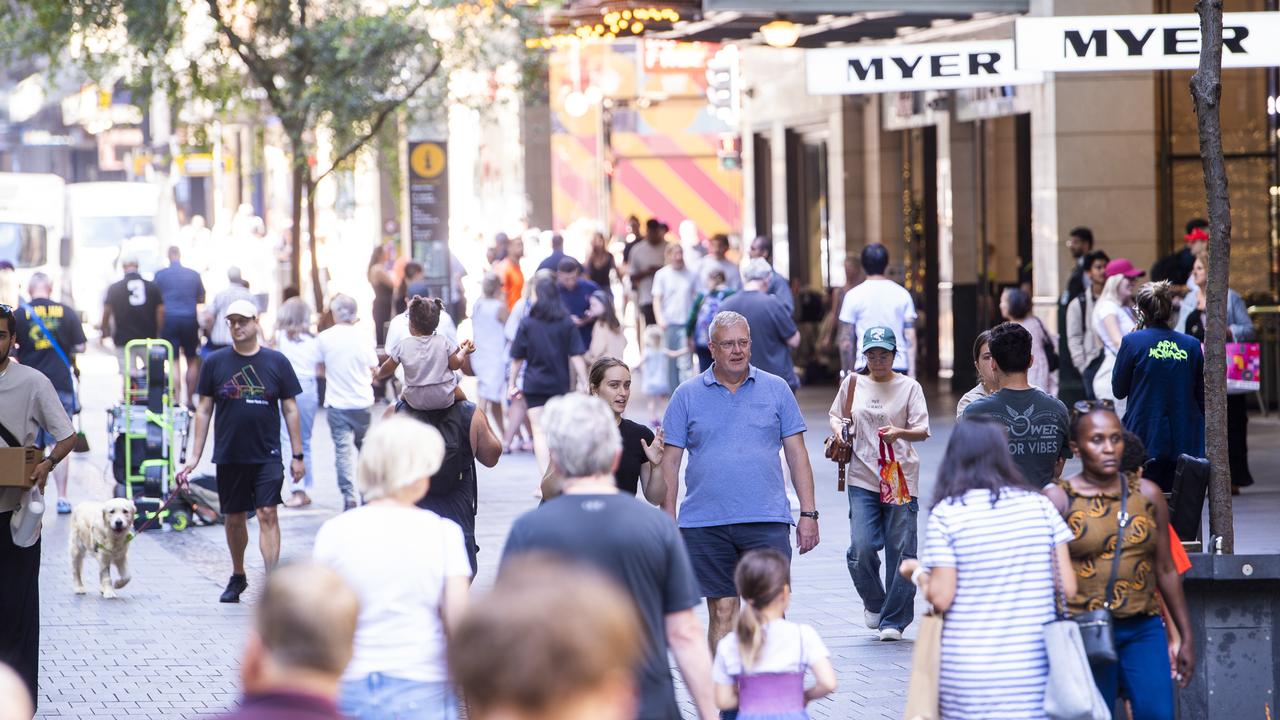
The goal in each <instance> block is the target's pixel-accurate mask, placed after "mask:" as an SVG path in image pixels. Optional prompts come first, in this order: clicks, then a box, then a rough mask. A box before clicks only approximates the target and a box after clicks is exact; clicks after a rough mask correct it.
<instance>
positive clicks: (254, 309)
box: [226, 300, 258, 318]
mask: <svg viewBox="0 0 1280 720" xmlns="http://www.w3.org/2000/svg"><path fill="white" fill-rule="evenodd" d="M232 315H239V316H240V317H247V318H256V317H258V306H257V305H255V304H254V303H253V302H252V301H250V300H236V301H235V302H233V303H231V304H230V305H228V306H227V314H226V317H231V316H232Z"/></svg>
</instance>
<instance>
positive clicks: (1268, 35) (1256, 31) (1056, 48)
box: [1014, 12, 1280, 72]
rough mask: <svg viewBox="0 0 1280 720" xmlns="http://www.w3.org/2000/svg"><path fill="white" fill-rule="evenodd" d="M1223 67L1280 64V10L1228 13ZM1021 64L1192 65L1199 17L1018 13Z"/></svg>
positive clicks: (1069, 67)
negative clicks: (1046, 15)
mask: <svg viewBox="0 0 1280 720" xmlns="http://www.w3.org/2000/svg"><path fill="white" fill-rule="evenodd" d="M1222 24H1223V29H1222V66H1223V67H1229V68H1232V67H1236V68H1239V67H1273V66H1280V12H1244V13H1225V14H1224V15H1223V23H1222ZM1014 35H1015V38H1016V40H1017V45H1018V69H1019V70H1044V71H1053V72H1089V71H1097V70H1190V69H1194V68H1195V67H1196V65H1197V63H1198V62H1199V59H1200V18H1199V16H1197V15H1194V14H1185V15H1183V14H1178V15H1099V16H1096V17H1024V18H1018V20H1017V24H1016V26H1015V32H1014Z"/></svg>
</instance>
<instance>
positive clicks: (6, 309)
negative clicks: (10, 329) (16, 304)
mask: <svg viewBox="0 0 1280 720" xmlns="http://www.w3.org/2000/svg"><path fill="white" fill-rule="evenodd" d="M12 314H13V307H11V306H9V305H5V304H4V303H0V315H12Z"/></svg>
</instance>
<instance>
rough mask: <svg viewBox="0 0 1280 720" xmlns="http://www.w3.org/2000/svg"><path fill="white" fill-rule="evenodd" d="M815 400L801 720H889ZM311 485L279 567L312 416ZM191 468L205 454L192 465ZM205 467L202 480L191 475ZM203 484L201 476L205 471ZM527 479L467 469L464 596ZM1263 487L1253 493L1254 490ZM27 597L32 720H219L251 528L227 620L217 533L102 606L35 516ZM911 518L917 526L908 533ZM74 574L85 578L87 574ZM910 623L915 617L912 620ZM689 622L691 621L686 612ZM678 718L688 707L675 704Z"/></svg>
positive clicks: (1269, 460) (321, 479)
mask: <svg viewBox="0 0 1280 720" xmlns="http://www.w3.org/2000/svg"><path fill="white" fill-rule="evenodd" d="M87 360H88V362H86V363H85V365H86V376H87V377H89V378H90V381H89V382H87V383H86V385H85V387H86V388H92V389H91V390H87V391H86V399H85V404H86V406H87V407H88V410H87V411H86V414H85V426H86V431H87V432H89V439H90V442H91V445H92V447H93V451H92V452H91V453H89V454H88V455H84V456H75V458H74V460H73V464H72V473H73V478H72V490H71V498H72V501H73V502H77V501H80V500H84V499H89V498H94V499H102V498H105V497H107V496H108V495H109V493H110V485H109V482H108V481H107V480H105V479H104V474H103V473H104V467H105V463H106V459H105V445H106V438H105V435H104V434H103V432H102V430H101V428H102V424H101V422H100V419H101V418H102V417H103V414H102V412H103V409H104V408H106V407H107V406H108V405H109V404H111V403H112V402H113V401H114V398H115V397H116V396H117V395H118V389H117V385H116V384H115V380H114V379H113V376H112V372H111V370H112V368H111V365H112V364H113V363H112V361H111V360H110V359H109V358H106V357H104V356H90V357H89V358H88V359H87ZM832 392H833V391H832V389H830V388H814V389H805V390H803V391H801V394H800V400H801V406H802V408H803V409H804V411H805V417H806V420H807V421H808V423H809V432H808V434H807V436H806V439H807V442H808V447H809V450H810V459H811V462H812V463H813V466H814V468H815V471H816V474H817V476H818V477H817V490H818V507H819V509H820V510H821V513H822V517H821V521H820V527H821V537H822V542H821V544H820V545H819V547H818V548H817V549H816V550H814V551H813V552H811V553H809V554H807V555H805V556H797V557H796V561H795V563H794V565H793V586H794V596H793V598H794V599H793V605H792V610H791V613H790V616H791V618H792V619H795V620H797V621H799V622H805V623H810V624H812V625H813V626H814V627H815V628H816V629H817V630H818V632H819V634H820V635H821V636H822V637H823V639H824V640H825V642H826V643H827V646H828V647H829V648H830V650H831V652H832V655H833V658H832V659H833V662H834V664H835V666H836V669H837V672H838V675H839V681H840V689H839V691H838V692H836V693H835V694H834V695H833V696H832V697H831V698H829V699H827V700H824V701H820V702H817V703H814V704H813V705H811V706H810V713H811V714H812V715H813V716H814V717H823V718H825V717H831V718H837V717H838V718H897V717H901V709H902V703H903V697H904V694H905V691H906V687H905V686H906V679H907V676H908V674H909V667H910V654H911V642H910V639H911V638H912V637H914V626H913V627H912V628H910V629H908V632H907V638H908V641H907V642H901V643H881V642H879V641H878V640H876V639H875V635H874V632H873V631H872V630H870V629H868V628H866V627H865V626H863V624H862V606H861V603H860V602H859V601H858V598H857V594H856V593H855V592H854V590H853V586H852V583H851V582H850V580H849V576H848V572H847V570H846V567H845V557H844V554H845V549H846V547H847V545H848V508H847V504H846V502H845V500H844V497H843V495H841V494H840V493H837V492H836V489H835V473H834V467H833V466H832V465H831V464H830V463H829V462H828V461H827V460H825V459H824V458H823V457H822V452H821V439H822V437H823V436H825V434H826V425H825V416H826V408H827V406H828V405H829V403H830V397H831V395H832ZM930 402H931V408H932V409H933V411H934V412H933V413H932V415H933V428H932V429H933V437H932V438H931V439H930V440H929V441H927V442H925V443H922V444H920V445H919V446H918V449H919V452H920V455H921V460H922V466H923V467H924V468H925V469H926V470H925V477H924V478H922V485H923V486H924V493H925V494H926V496H927V494H928V491H929V489H930V488H931V487H932V484H933V475H934V471H935V469H936V467H937V465H938V462H939V460H940V459H941V456H942V453H943V451H944V450H945V448H946V440H947V437H948V436H949V434H950V430H951V427H952V425H953V417H954V413H953V412H952V408H954V399H950V398H948V397H947V396H937V397H931V401H930ZM1251 429H1252V430H1253V432H1252V433H1251V441H1252V447H1253V448H1254V450H1255V452H1254V454H1253V468H1254V474H1255V476H1257V477H1258V478H1259V481H1260V483H1268V484H1267V485H1266V486H1265V487H1261V488H1255V489H1254V490H1252V491H1250V492H1248V493H1247V494H1246V495H1245V496H1244V497H1242V498H1238V499H1237V501H1238V502H1239V503H1240V505H1239V507H1240V509H1239V510H1238V512H1237V517H1238V520H1237V528H1238V537H1239V545H1240V549H1241V552H1246V551H1252V550H1257V551H1267V552H1280V533H1276V532H1275V531H1274V529H1273V528H1272V527H1271V526H1268V525H1267V524H1266V523H1267V521H1266V518H1268V517H1275V515H1276V511H1278V510H1280V480H1278V479H1276V478H1277V475H1280V473H1276V472H1275V469H1277V468H1280V440H1278V438H1280V433H1277V432H1276V430H1277V429H1280V421H1277V419H1276V418H1275V417H1274V416H1273V417H1272V419H1270V420H1262V419H1257V420H1255V421H1254V422H1253V423H1252V426H1251ZM313 438H314V440H313V452H314V461H313V462H314V466H315V468H316V470H317V475H318V477H317V480H316V482H317V488H316V490H315V492H314V493H313V495H314V497H315V499H316V502H315V504H313V505H312V506H311V507H310V508H306V509H302V510H289V509H283V508H282V509H281V524H282V528H283V533H284V537H283V557H284V559H285V560H288V559H294V558H305V557H307V556H308V555H309V554H310V552H311V543H312V539H313V538H314V536H315V532H316V530H317V529H318V528H319V526H320V524H321V523H323V522H324V521H325V520H326V519H328V518H329V517H331V516H332V515H333V514H335V513H336V512H337V511H338V509H339V508H340V507H341V500H340V498H339V495H338V492H337V489H336V485H335V481H334V470H333V446H332V443H331V442H330V441H329V433H328V427H327V425H326V424H325V421H324V417H323V413H322V414H321V416H320V417H318V418H317V421H316V426H315V430H314V435H313ZM206 457H207V453H206ZM204 469H205V468H202V470H204ZM207 469H208V470H209V471H211V470H212V467H211V466H209V467H208V468H207ZM536 477H537V474H536V472H535V471H534V463H533V459H532V456H531V455H527V454H522V455H514V456H505V457H503V459H502V461H501V462H500V463H499V465H498V467H497V468H495V469H493V470H488V469H485V468H481V469H480V515H479V520H478V526H479V527H478V533H479V534H478V542H479V544H480V546H481V551H480V572H479V576H478V577H477V580H476V588H477V590H479V591H483V590H484V589H485V588H487V587H488V586H489V585H491V584H492V582H493V577H494V572H495V570H496V561H497V557H498V553H499V551H500V549H501V547H502V543H503V541H504V540H505V537H506V533H507V531H508V529H509V527H510V525H511V522H512V521H513V520H514V518H515V517H517V516H518V515H519V514H520V513H522V512H525V511H527V510H529V509H531V508H532V507H533V506H534V504H535V501H534V499H533V490H534V488H535V485H536ZM1264 477H1265V478H1267V479H1266V480H1263V478H1264ZM45 519H46V526H45V531H44V540H43V543H44V547H43V563H42V572H41V587H40V590H41V597H42V617H41V627H42V656H41V660H42V662H41V665H42V669H41V690H40V711H39V713H38V715H37V717H40V718H96V717H104V716H109V717H130V718H165V719H170V718H174V719H176V718H196V717H205V716H209V715H215V714H217V713H219V712H221V711H224V710H226V709H228V708H230V707H232V706H233V705H234V703H235V701H236V698H237V696H238V690H237V687H238V683H239V676H238V667H239V656H240V652H241V648H242V644H243V640H244V636H245V631H246V629H247V628H248V627H249V625H250V623H251V620H252V608H253V602H254V600H255V599H256V597H257V593H258V592H260V589H261V586H262V573H263V569H262V563H261V557H260V556H259V555H258V553H257V549H256V548H257V537H256V524H255V523H250V528H251V533H252V536H251V539H250V545H249V552H248V565H249V582H250V589H249V592H247V593H246V594H245V596H244V599H245V602H244V603H243V604H240V605H223V604H220V603H218V601H217V598H218V595H219V594H220V593H221V591H222V587H223V585H224V584H225V583H226V580H227V576H228V575H229V573H230V564H229V561H228V560H227V558H226V546H225V542H224V539H223V534H222V529H221V527H207V528H194V529H191V530H188V531H186V532H183V533H146V534H144V535H143V536H141V537H139V538H138V539H137V540H136V541H135V542H134V543H133V544H132V547H131V549H130V556H129V562H130V565H131V567H132V570H133V581H132V582H131V583H130V584H129V585H128V586H127V587H125V588H124V589H123V590H122V591H120V596H119V598H117V599H114V600H103V599H102V598H100V597H98V596H97V595H96V594H89V595H83V596H77V595H74V594H73V593H72V592H71V581H70V572H69V569H68V560H67V553H66V543H67V540H66V537H67V522H66V517H65V516H63V517H58V516H56V515H54V514H53V513H50V514H49V515H47V516H46V518H45ZM923 519H924V513H923V512H922V513H921V522H922V528H923ZM86 562H87V567H86V573H87V574H89V575H90V576H93V574H94V572H95V564H94V562H93V561H92V560H87V561H86ZM922 610H923V605H922V603H919V602H918V603H917V613H919V612H921V611H922ZM702 615H703V618H704V622H705V613H702ZM681 697H682V709H683V710H684V715H685V717H693V713H692V706H691V705H690V704H689V702H688V700H687V696H686V695H685V694H684V693H683V692H681Z"/></svg>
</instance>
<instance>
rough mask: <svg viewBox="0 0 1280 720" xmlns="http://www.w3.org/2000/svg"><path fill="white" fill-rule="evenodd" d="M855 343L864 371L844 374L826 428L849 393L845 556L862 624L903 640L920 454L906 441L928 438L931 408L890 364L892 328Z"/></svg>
mask: <svg viewBox="0 0 1280 720" xmlns="http://www.w3.org/2000/svg"><path fill="white" fill-rule="evenodd" d="M861 347H862V353H863V355H864V356H865V357H866V362H867V374H866V375H863V374H859V373H853V374H851V375H849V376H848V377H846V378H845V381H844V383H843V384H842V385H841V386H840V391H839V392H838V393H837V394H836V399H835V402H833V403H832V404H831V412H830V422H831V427H832V429H833V430H834V431H836V432H837V433H839V432H840V428H841V425H842V424H843V417H842V416H843V413H844V403H845V398H847V397H848V394H849V393H850V392H852V393H854V395H853V412H852V415H853V417H852V424H851V427H850V433H851V435H852V440H853V461H852V462H851V463H849V490H848V493H849V535H850V545H849V552H848V553H847V554H846V556H845V559H846V562H847V563H848V566H849V576H850V577H851V578H852V579H853V586H854V588H855V589H856V590H857V591H858V595H859V597H861V598H862V606H863V620H864V621H865V622H866V623H867V627H869V628H871V629H873V630H876V629H878V630H879V631H880V633H879V634H880V639H881V640H901V639H902V631H903V630H905V629H906V627H907V626H908V625H910V624H911V621H912V619H913V618H914V617H915V597H916V589H915V587H914V586H913V585H912V584H911V583H910V582H907V581H906V580H904V579H902V578H901V577H899V576H898V572H897V570H898V563H899V561H900V560H901V559H902V558H910V557H915V556H916V524H917V517H918V515H919V511H920V506H919V504H918V503H917V501H916V498H917V495H918V486H919V480H920V458H919V456H917V455H916V451H915V448H914V447H913V446H912V444H913V443H917V442H921V441H923V440H927V439H928V438H929V408H928V407H927V406H926V405H925V400H924V390H922V389H921V388H920V383H918V382H916V381H915V380H914V379H912V378H911V377H910V376H908V375H906V374H903V373H900V372H895V371H894V369H893V362H894V356H895V354H896V353H897V339H896V338H895V337H894V334H893V330H890V329H889V328H887V327H872V328H869V329H868V330H867V331H866V332H865V333H864V334H863V336H862V345H861ZM882 478H884V482H882ZM881 550H883V551H884V555H885V567H884V575H885V577H884V579H883V580H881V577H880V574H881V572H880V557H879V552H880V551H881Z"/></svg>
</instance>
